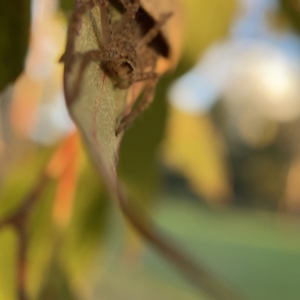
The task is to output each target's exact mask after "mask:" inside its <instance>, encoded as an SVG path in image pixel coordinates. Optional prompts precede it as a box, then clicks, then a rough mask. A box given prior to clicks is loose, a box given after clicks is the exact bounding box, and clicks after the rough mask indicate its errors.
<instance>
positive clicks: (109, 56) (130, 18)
mask: <svg viewBox="0 0 300 300" xmlns="http://www.w3.org/2000/svg"><path fill="white" fill-rule="evenodd" d="M120 1H121V3H122V5H123V6H124V8H125V13H124V14H123V15H122V17H121V18H120V20H119V21H118V22H116V23H115V24H111V21H110V13H109V7H108V1H107V0H88V1H86V2H84V3H82V4H81V5H79V7H77V8H75V10H74V12H73V15H72V18H71V21H70V27H69V34H68V41H67V48H66V52H65V54H64V55H63V57H62V58H61V60H62V61H65V63H68V65H69V67H70V65H71V62H72V59H73V58H74V54H75V55H78V53H74V44H75V37H76V35H77V30H78V27H79V26H80V24H79V23H80V21H81V17H82V15H84V14H85V13H86V12H88V11H89V10H91V9H92V8H93V7H94V6H99V8H100V15H101V33H102V41H101V45H100V48H99V49H97V50H90V51H87V52H85V53H83V54H80V55H81V58H82V60H81V67H80V70H79V75H78V78H77V84H76V85H75V87H76V91H75V92H74V93H75V96H77V94H78V92H79V86H80V83H81V81H82V76H83V73H84V71H85V69H86V67H87V66H88V65H89V63H90V62H92V61H94V62H100V63H101V66H102V68H103V70H104V72H105V73H106V74H107V75H108V76H109V77H110V78H111V79H112V80H113V82H114V83H115V86H116V87H118V88H120V89H127V88H129V87H130V86H131V85H132V84H133V83H134V82H138V81H147V83H146V85H145V89H144V93H143V96H142V99H141V100H140V102H139V103H138V104H137V106H136V107H135V108H134V109H131V111H130V112H129V114H127V115H126V116H125V117H123V118H122V119H121V122H120V124H119V125H118V127H117V130H116V135H118V134H120V133H121V132H122V131H123V130H124V129H126V128H127V127H128V126H129V125H130V124H131V123H132V121H133V120H134V119H135V118H136V117H137V116H138V115H139V114H140V113H141V112H142V111H143V110H144V109H145V108H146V107H147V106H148V105H149V104H150V103H151V102H152V100H153V93H154V89H155V86H156V82H157V79H158V74H157V73H155V67H156V62H157V58H158V53H157V52H156V51H155V50H154V49H152V48H151V47H149V43H150V42H151V41H152V40H153V39H154V38H155V37H156V36H157V35H158V33H159V31H160V28H161V27H162V26H163V25H164V24H165V22H166V21H167V19H168V18H169V17H170V16H171V13H169V14H165V15H163V16H162V17H161V19H160V20H159V21H158V22H156V23H154V25H153V26H152V27H151V28H150V29H149V30H148V31H147V32H146V33H145V34H142V33H141V30H140V27H139V25H138V23H137V20H136V14H137V11H138V10H139V8H140V0H120Z"/></svg>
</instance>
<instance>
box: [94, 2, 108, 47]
mask: <svg viewBox="0 0 300 300" xmlns="http://www.w3.org/2000/svg"><path fill="white" fill-rule="evenodd" d="M94 1H97V4H98V5H99V7H100V20H101V34H102V43H103V44H109V43H110V42H111V20H110V13H109V8H108V2H107V0H94Z"/></svg>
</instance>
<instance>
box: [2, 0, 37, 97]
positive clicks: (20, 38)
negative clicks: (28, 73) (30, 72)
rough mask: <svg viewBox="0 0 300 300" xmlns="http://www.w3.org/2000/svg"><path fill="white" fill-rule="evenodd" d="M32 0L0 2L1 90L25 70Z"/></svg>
mask: <svg viewBox="0 0 300 300" xmlns="http://www.w3.org/2000/svg"><path fill="white" fill-rule="evenodd" d="M30 2H31V1H30V0H20V1H18V2H17V3H16V2H14V1H1V3H0V92H1V91H2V90H3V89H4V88H5V86H6V85H8V84H9V83H12V82H13V81H14V80H15V79H16V78H17V77H18V76H19V74H20V73H21V71H22V70H23V67H24V60H25V55H26V52H27V47H28V42H29V28H30ZM12 39H13V41H12Z"/></svg>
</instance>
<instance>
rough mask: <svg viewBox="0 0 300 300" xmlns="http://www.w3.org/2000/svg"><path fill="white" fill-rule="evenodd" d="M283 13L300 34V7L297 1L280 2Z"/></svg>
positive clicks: (283, 0)
mask: <svg viewBox="0 0 300 300" xmlns="http://www.w3.org/2000/svg"><path fill="white" fill-rule="evenodd" d="M279 2H280V4H281V8H282V11H283V13H284V14H285V15H286V16H287V17H288V19H289V20H290V22H291V23H292V24H293V26H294V28H295V29H296V30H297V31H298V33H300V19H299V16H300V5H299V2H298V1H295V0H279Z"/></svg>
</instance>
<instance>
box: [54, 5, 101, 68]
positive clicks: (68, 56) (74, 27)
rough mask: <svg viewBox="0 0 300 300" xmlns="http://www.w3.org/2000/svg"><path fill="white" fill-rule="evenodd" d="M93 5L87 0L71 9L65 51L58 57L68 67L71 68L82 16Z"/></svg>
mask: <svg viewBox="0 0 300 300" xmlns="http://www.w3.org/2000/svg"><path fill="white" fill-rule="evenodd" d="M94 6H95V3H94V2H93V1H89V2H85V3H83V4H82V5H80V6H78V7H75V8H74V10H73V13H72V16H71V19H70V23H69V28H68V35H67V45H66V51H65V52H64V54H63V55H62V56H61V58H60V59H59V62H65V63H67V68H68V69H70V68H71V66H72V62H73V59H74V57H73V55H74V52H75V38H76V36H77V34H78V31H79V29H80V25H81V20H82V16H83V15H84V14H85V13H86V12H88V11H89V10H91V9H93V7H94Z"/></svg>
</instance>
